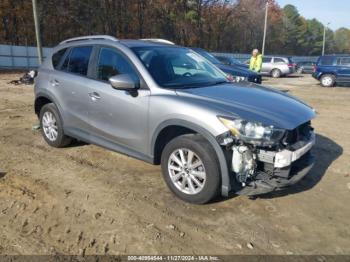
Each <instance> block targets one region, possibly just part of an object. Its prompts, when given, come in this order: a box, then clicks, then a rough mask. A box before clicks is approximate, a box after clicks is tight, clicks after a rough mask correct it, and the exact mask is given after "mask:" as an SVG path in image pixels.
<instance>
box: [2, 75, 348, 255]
mask: <svg viewBox="0 0 350 262" xmlns="http://www.w3.org/2000/svg"><path fill="white" fill-rule="evenodd" d="M19 76H20V75H19V74H18V73H17V74H9V73H7V74H5V73H2V74H0V227H1V229H0V254H54V253H63V254H177V255H183V254H216V255H219V254H221V255H223V254H350V226H349V223H350V222H349V221H350V204H349V202H350V139H349V137H350V131H349V130H350V88H346V87H340V88H334V89H325V88H322V87H320V86H319V84H318V83H317V81H315V80H313V79H312V78H311V77H310V76H307V75H304V76H294V77H293V76H292V77H289V78H281V79H277V80H275V79H265V80H266V81H264V84H266V85H269V86H274V87H279V88H282V89H288V90H289V92H290V93H291V94H293V95H295V96H297V97H299V98H301V99H302V100H304V101H306V102H307V103H309V104H310V105H312V106H313V107H314V108H316V110H317V112H318V116H317V118H316V119H315V120H314V121H313V125H314V127H315V129H316V132H317V144H316V146H315V150H314V151H315V153H316V156H317V162H316V165H315V167H314V168H313V169H312V171H311V173H310V174H309V175H308V176H307V177H306V178H305V179H304V180H302V181H301V182H300V184H298V185H297V186H295V187H293V188H290V189H289V190H287V191H283V192H280V193H278V194H277V193H274V194H269V195H266V196H263V197H259V198H257V199H254V200H253V199H249V198H248V197H245V196H237V197H232V198H230V199H223V200H220V201H217V202H215V203H212V204H208V205H202V206H197V205H191V204H186V203H184V202H182V201H180V200H178V199H176V198H175V197H174V196H173V195H172V194H171V193H170V191H169V190H168V189H167V187H166V185H165V183H164V182H163V180H162V177H161V174H160V168H159V167H158V166H152V165H149V164H145V163H143V162H141V161H138V160H134V159H132V158H129V157H126V156H124V155H120V154H118V153H114V152H110V151H108V150H105V149H102V148H99V147H97V146H93V145H75V146H72V147H70V148H65V149H54V148H51V147H49V146H48V145H47V144H46V143H45V142H44V140H43V139H42V137H41V135H40V132H39V131H32V125H33V124H36V123H37V118H36V116H35V115H34V113H33V86H25V85H24V86H14V85H9V84H7V82H9V81H10V80H13V79H17V78H18V77H19ZM276 110H278V108H276Z"/></svg>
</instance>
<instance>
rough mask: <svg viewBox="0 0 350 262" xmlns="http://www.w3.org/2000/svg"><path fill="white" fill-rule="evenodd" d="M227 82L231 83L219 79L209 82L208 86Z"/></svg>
mask: <svg viewBox="0 0 350 262" xmlns="http://www.w3.org/2000/svg"><path fill="white" fill-rule="evenodd" d="M227 83H230V82H228V81H225V80H219V81H215V82H211V83H208V84H207V85H206V86H215V85H221V84H227Z"/></svg>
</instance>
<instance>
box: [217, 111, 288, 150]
mask: <svg viewBox="0 0 350 262" xmlns="http://www.w3.org/2000/svg"><path fill="white" fill-rule="evenodd" d="M219 120H220V121H221V123H223V124H224V126H225V127H227V128H228V129H229V130H230V132H231V134H232V135H233V136H235V137H236V138H238V139H241V140H242V141H245V142H248V143H252V144H262V145H273V144H275V143H276V142H278V141H280V140H281V139H282V137H283V135H284V133H285V130H283V129H278V128H275V127H274V126H268V125H263V124H262V123H259V122H250V121H245V120H243V119H239V118H237V119H229V118H225V117H219Z"/></svg>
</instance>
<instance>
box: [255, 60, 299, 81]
mask: <svg viewBox="0 0 350 262" xmlns="http://www.w3.org/2000/svg"><path fill="white" fill-rule="evenodd" d="M295 70H296V64H295V63H293V61H292V59H291V58H289V57H277V56H272V57H268V56H266V57H263V64H262V68H261V74H263V75H269V76H272V77H275V78H278V77H281V76H286V75H289V74H292V73H294V72H295Z"/></svg>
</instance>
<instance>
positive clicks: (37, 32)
mask: <svg viewBox="0 0 350 262" xmlns="http://www.w3.org/2000/svg"><path fill="white" fill-rule="evenodd" d="M32 4H33V16H34V25H35V36H36V45H37V49H38V60H39V65H40V64H41V62H42V61H43V50H42V47H41V40H40V27H39V19H38V10H37V2H36V0H32Z"/></svg>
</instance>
